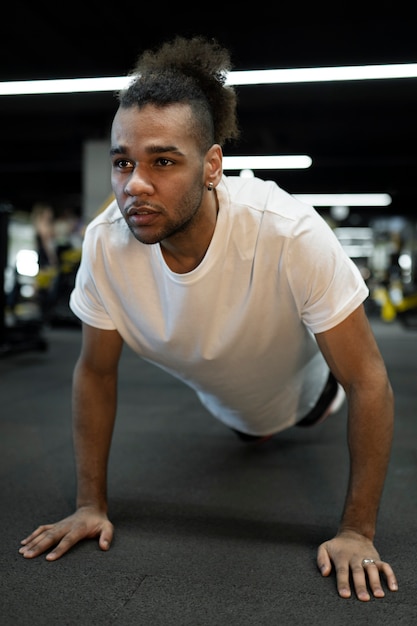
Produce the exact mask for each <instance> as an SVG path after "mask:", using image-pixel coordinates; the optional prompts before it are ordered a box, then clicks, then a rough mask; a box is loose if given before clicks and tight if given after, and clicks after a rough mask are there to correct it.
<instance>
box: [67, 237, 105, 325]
mask: <svg viewBox="0 0 417 626" xmlns="http://www.w3.org/2000/svg"><path fill="white" fill-rule="evenodd" d="M93 270H94V271H93ZM100 276H105V267H104V260H103V255H102V254H101V251H100V249H99V246H98V245H97V241H96V240H95V237H94V231H89V230H88V229H87V231H86V235H85V239H84V242H83V249H82V255H81V264H80V267H79V269H78V272H77V275H76V279H75V285H74V289H73V291H72V292H71V295H70V300H69V306H70V309H71V311H72V312H73V313H74V315H76V316H77V317H78V318H79V319H80V320H81V321H82V322H85V323H86V324H88V325H90V326H93V327H95V328H100V329H102V330H114V329H115V325H114V323H113V321H112V319H111V318H110V316H109V314H108V312H107V310H106V307H105V304H104V301H103V298H102V297H101V293H100V288H99V286H98V282H99V280H100Z"/></svg>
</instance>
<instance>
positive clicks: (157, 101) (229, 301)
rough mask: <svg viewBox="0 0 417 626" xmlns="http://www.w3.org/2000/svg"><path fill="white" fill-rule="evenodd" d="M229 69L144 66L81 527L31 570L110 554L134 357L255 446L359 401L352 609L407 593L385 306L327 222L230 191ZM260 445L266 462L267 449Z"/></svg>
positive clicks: (124, 181)
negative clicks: (396, 523)
mask: <svg viewBox="0 0 417 626" xmlns="http://www.w3.org/2000/svg"><path fill="white" fill-rule="evenodd" d="M229 69H230V58H229V53H228V52H227V51H226V50H225V49H223V48H221V47H220V46H219V45H218V44H217V43H216V42H213V41H206V40H204V39H203V38H200V37H194V38H191V39H190V40H186V39H184V38H181V37H179V38H176V39H174V40H173V41H172V42H169V43H166V44H164V45H163V46H162V47H161V49H160V50H158V51H156V52H145V53H144V54H143V55H142V56H141V57H140V58H139V61H138V64H137V66H136V68H135V72H134V73H133V77H132V82H131V83H130V85H129V86H128V88H127V89H126V90H125V91H123V92H121V94H119V108H118V111H117V112H116V115H115V118H114V121H113V125H112V139H111V158H112V186H113V190H114V194H115V197H116V200H115V201H114V202H113V203H111V204H110V206H109V207H108V208H107V209H105V211H104V212H103V213H102V214H100V215H99V216H98V217H97V218H96V219H94V220H93V221H92V223H90V225H89V226H88V228H87V231H86V235H85V240H84V246H83V255H82V263H81V267H80V270H79V272H78V275H77V280H76V285H75V289H74V291H73V293H72V296H71V308H72V310H73V311H74V313H75V314H76V315H77V316H79V318H80V319H81V320H82V322H83V342H82V348H81V353H80V356H79V359H78V362H77V364H76V367H75V371H74V382H73V421H74V444H75V455H76V466H77V478H78V493H77V509H76V512H75V513H74V514H73V515H71V516H69V517H67V518H65V519H63V520H61V521H59V522H57V523H54V524H48V525H44V526H40V527H39V528H38V529H37V530H35V531H34V532H33V533H32V534H31V535H30V536H29V537H27V538H26V539H24V540H23V542H22V544H23V545H22V547H21V549H20V552H21V554H23V556H24V557H26V558H32V557H36V556H38V555H39V554H41V553H43V552H45V551H47V550H49V549H50V548H52V551H51V552H49V554H48V555H47V557H46V558H47V559H48V560H55V559H57V558H60V557H61V556H62V555H63V554H64V553H65V552H67V551H68V550H69V549H70V548H71V547H72V546H73V545H74V544H75V543H76V542H78V541H80V540H82V539H85V538H93V537H98V538H99V545H100V547H101V549H103V550H107V549H108V548H109V547H110V543H111V541H112V537H113V525H112V524H111V522H110V520H109V519H108V516H107V497H106V473H107V462H108V455H109V450H110V444H111V438H112V430H113V424H114V420H115V415H116V391H117V369H118V363H119V358H120V354H121V350H122V345H123V342H126V343H127V344H128V345H129V346H130V347H131V348H132V349H133V350H135V351H136V352H137V353H138V354H139V355H141V356H142V357H143V358H145V359H148V360H150V361H152V362H153V363H155V364H157V365H159V366H160V367H162V368H164V369H165V370H167V371H168V372H171V373H172V374H173V375H174V376H177V377H178V378H179V379H181V380H182V381H184V382H185V383H186V384H188V385H190V386H191V387H192V388H193V389H194V390H195V391H196V393H197V394H198V396H199V398H200V399H201V401H202V403H203V404H204V406H205V407H206V408H207V409H208V410H209V411H210V412H211V413H212V414H213V416H214V417H216V418H217V419H219V420H220V421H222V422H223V423H224V424H225V425H226V426H227V427H229V428H230V429H231V431H235V432H234V433H232V432H231V435H232V436H236V435H238V436H239V437H240V438H241V439H244V440H248V441H249V442H255V445H256V442H258V443H259V442H262V441H263V440H265V439H267V438H269V437H271V436H272V435H274V434H276V433H278V432H280V431H282V430H283V429H285V428H289V427H292V426H294V425H296V424H298V425H302V426H305V425H311V424H314V423H316V422H317V421H320V420H321V419H323V418H324V417H326V415H327V414H328V413H329V412H331V411H332V409H334V408H335V407H334V403H335V402H336V400H337V391H338V387H339V385H341V386H342V387H343V388H344V391H345V393H346V396H347V400H348V420H349V421H348V424H349V425H348V445H349V452H350V465H351V468H350V480H349V486H348V491H347V495H346V501H345V506H344V510H343V515H342V519H341V522H340V526H339V529H338V531H337V534H336V536H335V537H334V538H333V539H330V540H329V541H326V542H325V543H323V544H322V545H321V546H320V547H319V548H318V553H317V564H318V567H319V569H320V571H321V573H322V575H323V576H328V575H329V574H330V572H331V570H332V567H334V568H335V571H336V576H337V587H338V592H339V594H340V596H341V597H343V598H348V597H350V595H351V588H350V583H349V577H350V576H352V579H353V586H354V590H355V592H356V595H357V597H358V598H359V599H360V600H362V601H366V600H369V599H370V593H369V591H368V586H369V588H370V591H371V593H372V594H373V595H374V597H382V596H383V595H384V591H383V589H382V584H381V577H385V579H386V582H387V585H388V588H389V589H390V590H392V591H394V590H396V589H397V582H396V578H395V575H394V573H393V570H392V568H391V566H390V565H389V564H388V563H386V562H384V561H382V560H381V559H380V556H379V554H378V552H377V550H376V548H375V547H374V545H373V539H374V535H375V527H376V519H377V512H378V507H379V502H380V498H381V493H382V489H383V484H384V480H385V475H386V470H387V466H388V462H389V455H390V448H391V441H392V431H393V394H392V390H391V386H390V383H389V380H388V377H387V372H386V369H385V366H384V363H383V361H382V358H381V355H380V353H379V350H378V348H377V345H376V342H375V339H374V336H373V334H372V332H371V329H370V326H369V323H368V321H367V318H366V316H365V313H364V308H363V301H364V300H365V299H366V297H367V295H368V290H367V288H366V286H365V284H364V282H363V280H362V278H361V276H360V273H359V272H358V270H357V268H356V266H355V265H354V264H353V262H352V261H351V260H350V259H349V258H348V257H347V256H346V254H345V253H344V252H343V250H342V248H341V246H340V245H339V242H338V241H337V239H336V237H335V236H334V234H333V233H332V232H331V230H330V228H329V227H328V226H327V224H326V223H325V221H324V220H323V219H322V218H321V217H320V216H319V215H318V213H317V212H316V211H315V210H314V209H313V208H312V207H309V206H306V205H304V204H302V203H300V202H298V201H296V200H295V199H294V198H293V197H291V196H290V195H289V194H287V193H285V192H284V191H282V190H281V189H280V188H279V187H278V186H277V185H276V184H275V183H273V182H271V181H269V182H264V181H261V180H259V179H255V178H254V179H244V178H239V177H234V178H232V177H231V178H228V177H225V176H224V175H223V173H222V146H223V145H224V144H225V142H226V141H228V140H231V139H234V138H236V137H237V136H238V134H239V132H238V126H237V120H236V95H235V93H234V91H233V90H232V89H231V88H230V87H227V86H226V85H225V80H226V74H225V72H226V71H228V70H229ZM250 445H253V443H251V444H250Z"/></svg>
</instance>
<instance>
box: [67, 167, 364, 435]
mask: <svg viewBox="0 0 417 626" xmlns="http://www.w3.org/2000/svg"><path fill="white" fill-rule="evenodd" d="M217 194H218V199H219V214H218V219H217V224H216V228H215V231H214V235H213V238H212V241H211V243H210V246H209V248H208V250H207V253H206V255H205V257H204V259H203V260H202V262H201V263H200V265H199V266H198V267H196V268H195V269H194V270H193V271H191V272H189V273H186V274H176V273H175V272H173V271H171V270H170V269H169V268H168V266H167V265H166V263H165V261H164V259H163V256H162V253H161V249H160V246H159V244H153V245H146V244H142V243H140V242H139V241H137V240H136V239H135V238H134V236H133V235H132V233H131V232H130V230H129V228H128V227H127V225H126V223H125V221H124V218H123V217H122V215H121V213H120V211H119V209H118V207H117V204H116V202H115V201H114V202H112V203H111V204H110V205H109V207H108V208H107V209H105V210H104V211H103V213H101V214H100V215H98V216H97V217H96V218H95V219H94V220H93V221H92V222H91V223H90V224H89V225H88V227H87V229H86V233H85V239H84V244H83V251H82V261H81V266H80V268H79V271H78V274H77V278H76V284H75V288H74V290H73V292H72V294H71V299H70V306H71V309H72V311H73V312H74V313H75V314H76V315H77V316H78V317H79V318H80V319H81V320H82V321H84V322H86V323H87V324H89V325H91V326H94V327H97V328H101V329H109V330H110V329H117V330H118V332H119V333H120V335H121V336H122V337H123V339H124V341H125V342H126V343H127V344H128V345H129V346H130V347H131V348H132V349H133V350H134V351H135V352H137V353H138V354H139V355H140V356H141V357H143V358H144V359H147V360H149V361H151V362H152V363H155V364H156V365H158V366H160V367H161V368H163V369H164V370H166V371H168V372H170V373H171V374H173V375H174V376H176V377H178V378H179V379H180V380H182V381H183V382H184V383H186V384H187V385H190V386H191V387H192V388H193V389H194V390H195V391H196V393H197V394H198V396H199V398H200V400H201V402H202V403H203V405H204V406H205V407H206V408H207V409H208V411H209V412H210V413H212V414H213V415H214V416H215V417H216V418H218V419H219V420H221V421H222V422H224V423H225V424H227V425H228V426H230V427H232V428H236V429H238V430H240V431H242V432H246V433H249V434H258V435H264V434H268V433H273V432H278V431H280V430H283V429H284V428H288V427H290V426H292V425H294V424H295V423H296V422H297V421H299V420H300V419H301V418H303V417H304V416H305V415H306V414H307V413H308V412H309V411H310V410H311V409H312V408H313V407H314V405H315V403H316V401H317V400H318V397H319V396H320V394H321V392H322V390H323V388H324V385H325V383H326V380H327V377H328V373H329V370H328V367H327V365H326V363H325V361H324V359H323V357H322V355H321V352H320V351H319V350H318V347H317V343H316V340H315V337H314V334H313V333H318V332H322V331H325V330H328V329H330V328H332V327H334V326H336V325H337V324H339V323H340V322H342V321H343V320H344V319H345V318H346V317H347V316H348V315H349V314H350V313H352V312H353V311H354V310H355V309H356V308H357V307H358V306H359V305H360V304H361V303H362V302H363V301H364V300H365V298H366V297H367V296H368V288H367V286H366V284H365V282H364V280H363V278H362V276H361V274H360V272H359V270H358V269H357V267H356V265H355V264H354V263H353V261H352V260H351V259H350V258H349V257H348V256H347V255H346V253H345V252H344V251H343V249H342V247H341V245H340V244H339V242H338V240H337V238H336V236H335V235H334V233H333V232H332V230H331V229H330V227H329V226H328V225H327V223H326V222H325V221H324V219H323V218H322V217H321V216H320V215H319V214H318V213H317V212H316V211H315V210H314V209H313V208H312V207H310V206H308V205H305V204H303V203H301V202H299V201H297V200H296V199H295V198H293V197H292V196H291V195H289V194H288V193H286V192H285V191H283V190H282V189H280V188H279V187H278V186H277V185H276V184H275V183H274V182H272V181H262V180H260V179H257V178H241V177H225V176H223V179H222V181H221V183H220V184H219V185H218V187H217Z"/></svg>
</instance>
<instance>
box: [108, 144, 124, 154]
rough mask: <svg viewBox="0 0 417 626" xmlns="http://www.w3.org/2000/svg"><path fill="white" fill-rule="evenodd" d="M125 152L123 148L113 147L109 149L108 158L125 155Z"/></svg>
mask: <svg viewBox="0 0 417 626" xmlns="http://www.w3.org/2000/svg"><path fill="white" fill-rule="evenodd" d="M125 153H126V150H125V148H124V147H123V146H114V147H113V148H110V156H114V155H115V154H125Z"/></svg>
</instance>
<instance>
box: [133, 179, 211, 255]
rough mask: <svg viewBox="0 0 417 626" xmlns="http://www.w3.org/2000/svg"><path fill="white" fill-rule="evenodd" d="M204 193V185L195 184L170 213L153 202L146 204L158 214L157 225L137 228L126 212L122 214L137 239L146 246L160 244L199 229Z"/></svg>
mask: <svg viewBox="0 0 417 626" xmlns="http://www.w3.org/2000/svg"><path fill="white" fill-rule="evenodd" d="M204 192H205V186H204V185H201V184H195V185H194V186H193V187H192V188H191V189H189V190H188V191H187V193H186V194H185V195H183V196H182V197H181V199H180V201H179V202H178V203H177V204H176V205H175V206H174V208H173V209H170V210H169V211H168V212H167V210H166V209H165V207H162V206H159V205H156V204H152V203H151V202H148V203H146V205H147V206H148V207H150V208H152V207H153V208H154V209H155V210H157V212H158V213H157V219H156V223H155V224H150V225H149V226H137V225H135V224H133V223H131V221H130V220H129V217H128V215H127V214H126V213H125V212H122V213H123V217H124V218H125V221H126V223H127V226H128V228H129V230H130V231H131V233H132V234H133V236H134V237H135V239H137V240H138V241H140V242H141V243H143V244H146V245H152V244H155V243H160V242H161V241H163V240H164V239H168V238H171V237H174V236H175V235H183V234H184V233H188V232H192V230H193V229H194V228H195V227H197V225H198V223H199V218H200V212H201V204H202V200H203V194H204Z"/></svg>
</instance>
